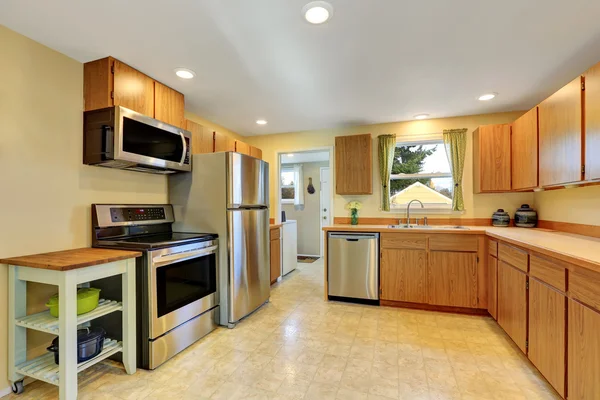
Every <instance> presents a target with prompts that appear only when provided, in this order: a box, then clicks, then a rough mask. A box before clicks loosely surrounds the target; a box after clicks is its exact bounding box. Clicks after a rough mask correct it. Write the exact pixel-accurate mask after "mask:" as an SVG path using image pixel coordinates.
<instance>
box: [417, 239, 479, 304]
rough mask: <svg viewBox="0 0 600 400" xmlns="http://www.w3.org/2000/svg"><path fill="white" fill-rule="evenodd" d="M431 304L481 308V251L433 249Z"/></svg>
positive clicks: (429, 290) (430, 281)
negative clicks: (479, 299) (479, 301)
mask: <svg viewBox="0 0 600 400" xmlns="http://www.w3.org/2000/svg"><path fill="white" fill-rule="evenodd" d="M427 282H428V289H427V293H428V295H429V304H435V305H440V306H454V307H469V308H477V253H464V252H451V251H432V252H430V253H429V268H428V280H427Z"/></svg>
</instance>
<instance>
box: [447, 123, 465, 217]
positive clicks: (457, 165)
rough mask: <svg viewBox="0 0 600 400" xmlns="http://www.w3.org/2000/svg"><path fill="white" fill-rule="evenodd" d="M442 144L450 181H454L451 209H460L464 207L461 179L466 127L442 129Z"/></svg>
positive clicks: (463, 164)
mask: <svg viewBox="0 0 600 400" xmlns="http://www.w3.org/2000/svg"><path fill="white" fill-rule="evenodd" d="M444 145H445V147H446V156H447V157H448V162H449V163H450V171H451V172H452V183H454V196H452V210H453V211H462V210H464V209H465V202H464V199H463V185H462V179H463V171H464V169H465V154H466V151H467V129H466V128H464V129H444Z"/></svg>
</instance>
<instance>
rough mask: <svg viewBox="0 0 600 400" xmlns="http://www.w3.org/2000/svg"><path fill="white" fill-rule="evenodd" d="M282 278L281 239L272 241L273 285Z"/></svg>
mask: <svg viewBox="0 0 600 400" xmlns="http://www.w3.org/2000/svg"><path fill="white" fill-rule="evenodd" d="M280 276H281V239H275V240H271V284H273V283H275V282H276V281H277V278H279V277H280Z"/></svg>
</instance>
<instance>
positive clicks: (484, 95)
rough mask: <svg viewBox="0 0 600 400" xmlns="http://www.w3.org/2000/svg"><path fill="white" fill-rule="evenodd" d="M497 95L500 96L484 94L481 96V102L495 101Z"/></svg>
mask: <svg viewBox="0 0 600 400" xmlns="http://www.w3.org/2000/svg"><path fill="white" fill-rule="evenodd" d="M497 95H498V93H486V94H482V95H481V96H479V100H481V101H488V100H491V99H493V98H494V97H496V96H497Z"/></svg>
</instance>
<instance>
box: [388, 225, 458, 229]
mask: <svg viewBox="0 0 600 400" xmlns="http://www.w3.org/2000/svg"><path fill="white" fill-rule="evenodd" d="M388 228H391V229H448V230H453V229H461V230H469V228H467V227H466V226H458V225H456V226H447V225H408V226H407V225H388Z"/></svg>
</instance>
